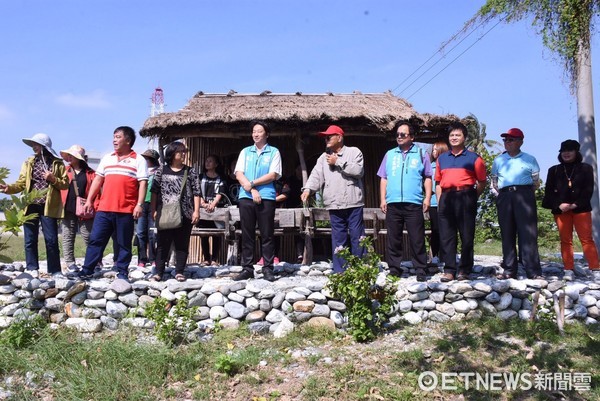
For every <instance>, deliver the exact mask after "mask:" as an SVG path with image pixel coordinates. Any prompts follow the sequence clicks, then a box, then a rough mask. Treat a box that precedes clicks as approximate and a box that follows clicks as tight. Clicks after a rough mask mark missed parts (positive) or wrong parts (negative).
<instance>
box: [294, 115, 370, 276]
mask: <svg viewBox="0 0 600 401" xmlns="http://www.w3.org/2000/svg"><path fill="white" fill-rule="evenodd" d="M319 135H320V136H321V137H323V138H325V146H326V150H325V152H324V153H323V154H322V155H321V156H319V158H318V159H317V163H316V165H315V167H314V168H313V170H312V171H311V173H310V177H308V181H306V185H305V186H304V188H303V189H302V191H303V192H302V195H301V196H300V199H301V200H302V202H304V203H306V201H307V200H308V197H309V196H310V195H311V194H312V193H315V192H318V191H322V193H323V204H324V205H325V208H326V209H327V210H329V216H330V220H331V246H332V248H333V250H334V253H333V271H334V272H335V273H342V272H343V271H344V270H345V267H344V264H345V261H344V260H343V259H342V258H340V257H339V256H337V254H336V250H339V248H340V247H343V246H346V241H347V239H348V236H350V243H351V251H352V254H354V255H357V256H360V255H362V253H363V249H362V247H361V246H360V237H362V236H363V235H364V233H365V225H364V222H363V207H364V205H365V203H364V196H363V182H362V177H363V175H364V165H363V155H362V152H361V151H360V149H358V148H355V147H351V146H344V130H342V129H341V128H340V127H338V126H337V125H331V126H329V128H327V131H324V132H321V133H319Z"/></svg>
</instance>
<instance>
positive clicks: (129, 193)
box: [96, 150, 148, 213]
mask: <svg viewBox="0 0 600 401" xmlns="http://www.w3.org/2000/svg"><path fill="white" fill-rule="evenodd" d="M96 174H97V175H99V176H100V177H104V185H103V186H102V196H101V198H100V205H99V206H98V211H101V212H116V213H133V209H135V206H136V205H137V202H138V195H139V181H148V166H147V164H146V160H145V159H144V157H143V156H139V155H138V154H137V153H135V152H134V151H133V150H132V151H131V153H129V154H128V155H127V156H126V157H124V158H123V159H121V160H119V157H118V156H117V154H116V153H111V154H109V155H106V156H104V157H103V158H102V160H100V164H99V165H98V169H97V170H96Z"/></svg>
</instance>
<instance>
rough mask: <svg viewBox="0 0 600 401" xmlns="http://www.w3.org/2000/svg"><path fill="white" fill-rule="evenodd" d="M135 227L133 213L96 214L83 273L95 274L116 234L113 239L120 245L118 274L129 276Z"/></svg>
mask: <svg viewBox="0 0 600 401" xmlns="http://www.w3.org/2000/svg"><path fill="white" fill-rule="evenodd" d="M133 226H134V224H133V215H132V214H131V213H116V212H98V213H96V217H95V218H94V227H92V233H91V234H90V242H89V243H88V248H87V251H86V253H85V262H83V267H82V271H83V272H84V273H85V274H92V273H93V272H94V268H95V267H96V265H98V263H99V262H100V261H101V260H102V255H103V253H104V248H106V245H107V244H108V241H109V240H110V239H111V237H113V232H114V237H113V239H116V244H117V245H118V254H117V255H116V265H117V269H118V273H119V274H122V275H125V276H127V274H128V270H129V263H130V262H131V241H132V239H133ZM115 248H117V247H115Z"/></svg>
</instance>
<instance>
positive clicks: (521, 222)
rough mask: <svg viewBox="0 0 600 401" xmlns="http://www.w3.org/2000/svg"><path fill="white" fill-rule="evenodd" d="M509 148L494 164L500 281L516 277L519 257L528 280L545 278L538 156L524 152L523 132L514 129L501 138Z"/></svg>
mask: <svg viewBox="0 0 600 401" xmlns="http://www.w3.org/2000/svg"><path fill="white" fill-rule="evenodd" d="M500 136H501V137H502V140H503V141H504V148H505V149H506V151H505V152H503V153H502V154H501V155H499V156H498V157H496V158H495V159H494V163H493V164H492V187H493V188H494V189H495V190H496V191H497V193H498V198H497V200H496V207H497V208H498V223H499V224H500V235H501V237H502V259H503V260H502V267H503V268H504V271H503V272H502V273H501V274H498V276H497V277H498V278H499V279H507V278H517V270H518V262H517V236H518V237H519V242H518V243H519V254H520V256H521V258H522V261H523V266H524V267H525V272H526V274H527V277H528V278H536V279H537V278H543V277H542V275H541V274H542V268H541V266H540V255H539V253H538V245H537V235H538V231H537V205H536V202H535V190H536V188H537V187H538V186H539V177H540V167H539V165H538V163H537V160H536V159H535V157H533V156H531V155H529V154H527V153H524V152H521V146H522V145H523V138H524V135H523V131H521V130H520V129H519V128H511V129H509V130H508V131H506V132H505V133H504V134H502V135H500Z"/></svg>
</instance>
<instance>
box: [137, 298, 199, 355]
mask: <svg viewBox="0 0 600 401" xmlns="http://www.w3.org/2000/svg"><path fill="white" fill-rule="evenodd" d="M174 302H175V301H174ZM197 310H198V308H197V307H195V306H194V307H192V308H188V307H187V303H186V299H185V298H183V299H179V300H178V301H177V302H176V303H174V305H173V303H171V302H169V301H167V300H166V299H165V298H162V297H159V298H156V299H155V300H154V302H152V303H151V304H150V305H149V306H148V307H147V308H146V312H145V315H146V317H147V318H148V319H150V320H152V321H153V322H154V323H155V326H154V333H155V334H156V337H157V338H158V339H159V340H161V341H162V342H164V343H165V344H167V345H169V346H172V345H177V344H181V343H182V342H184V341H185V339H186V337H187V335H188V334H189V333H190V332H191V331H192V330H193V328H194V327H195V322H194V319H193V317H194V315H195V314H196V313H197Z"/></svg>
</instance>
